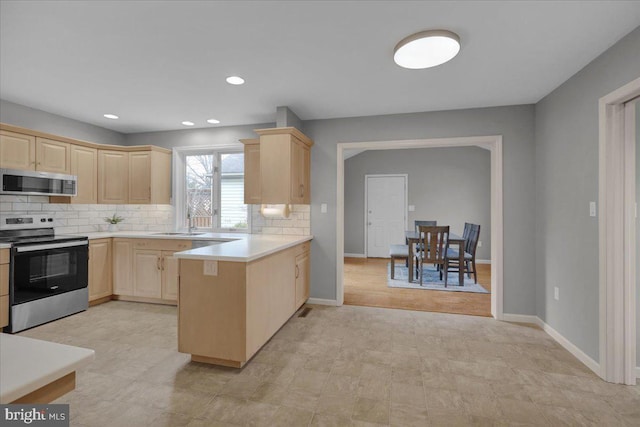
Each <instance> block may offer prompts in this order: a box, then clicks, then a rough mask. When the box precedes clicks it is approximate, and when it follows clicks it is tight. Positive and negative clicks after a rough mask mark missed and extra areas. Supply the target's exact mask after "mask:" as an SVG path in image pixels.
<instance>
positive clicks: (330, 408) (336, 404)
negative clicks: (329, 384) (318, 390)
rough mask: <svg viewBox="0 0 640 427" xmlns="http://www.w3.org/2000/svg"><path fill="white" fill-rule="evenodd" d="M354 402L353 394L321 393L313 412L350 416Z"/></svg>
mask: <svg viewBox="0 0 640 427" xmlns="http://www.w3.org/2000/svg"><path fill="white" fill-rule="evenodd" d="M355 404H356V398H355V397H354V396H334V395H329V394H323V395H322V396H320V399H318V404H317V405H316V408H315V412H317V413H319V414H328V415H338V416H340V417H345V418H350V417H351V415H352V414H353V409H354V407H355Z"/></svg>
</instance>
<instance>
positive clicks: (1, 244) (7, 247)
mask: <svg viewBox="0 0 640 427" xmlns="http://www.w3.org/2000/svg"><path fill="white" fill-rule="evenodd" d="M10 247H11V243H0V249H9V248H10Z"/></svg>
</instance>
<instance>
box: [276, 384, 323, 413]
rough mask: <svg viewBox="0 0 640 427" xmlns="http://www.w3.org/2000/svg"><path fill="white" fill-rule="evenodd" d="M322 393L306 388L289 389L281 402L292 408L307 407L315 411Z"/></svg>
mask: <svg viewBox="0 0 640 427" xmlns="http://www.w3.org/2000/svg"><path fill="white" fill-rule="evenodd" d="M319 399H320V394H319V393H316V392H310V391H308V390H304V389H290V388H289V389H287V393H286V394H285V395H284V397H283V398H282V401H281V402H280V404H281V405H282V406H287V407H290V408H298V409H306V410H308V411H313V410H315V409H316V406H317V404H318V400H319Z"/></svg>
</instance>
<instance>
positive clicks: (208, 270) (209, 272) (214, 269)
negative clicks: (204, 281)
mask: <svg viewBox="0 0 640 427" xmlns="http://www.w3.org/2000/svg"><path fill="white" fill-rule="evenodd" d="M203 264H204V271H203V272H202V274H204V275H205V276H217V275H218V261H205V262H203Z"/></svg>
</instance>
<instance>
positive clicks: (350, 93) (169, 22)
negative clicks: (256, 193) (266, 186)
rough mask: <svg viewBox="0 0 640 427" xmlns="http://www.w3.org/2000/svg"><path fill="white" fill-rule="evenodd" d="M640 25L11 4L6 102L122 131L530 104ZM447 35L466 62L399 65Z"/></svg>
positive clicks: (455, 5) (526, 16)
mask: <svg viewBox="0 0 640 427" xmlns="http://www.w3.org/2000/svg"><path fill="white" fill-rule="evenodd" d="M638 25H640V2H638V1H628V2H614V1H554V2H521V1H518V2H515V1H514V2H498V1H495V2H481V1H477V2H424V1H423V2H400V1H377V2H365V1H354V2H337V1H335V2H334V1H331V2H330V1H315V2H311V1H300V2H284V1H272V2H241V1H234V2H206V1H199V2H178V1H172V2H169V1H157V2H154V1H139V2H133V1H129V2H124V1H122V2H116V1H101V2H97V1H69V2H64V1H20V2H14V1H5V0H3V1H2V2H1V3H0V98H2V99H5V100H8V101H11V102H15V103H18V104H23V105H27V106H30V107H33V108H38V109H41V110H45V111H48V112H51V113H55V114H59V115H62V116H66V117H71V118H74V119H77V120H81V121H84V122H88V123H92V124H95V125H99V126H103V127H106V128H109V129H113V130H116V131H119V132H124V133H131V132H143V131H154V130H168V129H183V128H184V126H182V125H181V124H180V122H181V121H183V120H191V121H193V122H195V123H196V127H212V126H213V125H209V124H207V123H206V122H205V120H206V119H208V118H216V119H218V120H220V121H221V124H219V125H215V126H228V125H237V124H252V123H265V122H273V121H275V112H276V107H277V106H283V105H286V106H289V107H290V108H291V109H292V110H293V111H295V112H296V113H297V114H298V116H300V118H302V119H303V120H309V119H323V118H334V117H352V116H366V115H377V114H393V113H407V112H418V111H433V110H448V109H460V108H471V107H482V106H498V105H513V104H527V103H535V102H537V101H538V100H540V99H541V98H542V97H544V96H545V95H546V94H548V93H549V92H550V91H552V90H553V89H554V88H556V87H557V86H558V85H560V84H561V83H562V82H564V81H565V80H566V79H567V78H569V77H570V76H571V75H573V74H574V73H576V72H577V71H578V70H580V69H581V68H582V67H584V66H585V65H586V64H587V63H589V62H590V61H591V60H593V59H594V58H595V57H596V56H598V55H599V54H600V53H602V52H603V51H605V50H606V49H607V48H608V47H610V46H611V45H613V44H614V43H615V42H616V41H618V40H619V39H620V38H622V37H623V36H624V35H625V34H627V33H629V32H630V31H631V30H633V29H634V28H635V27H637V26H638ZM438 28H445V29H448V30H451V31H454V32H456V33H457V34H459V35H460V38H461V42H462V49H461V52H460V54H459V55H458V57H456V58H454V60H453V61H451V62H449V63H447V64H444V65H442V66H439V67H435V68H431V69H426V70H406V69H402V68H400V67H398V66H396V65H395V64H394V62H393V60H392V55H393V48H394V46H395V44H396V43H397V42H398V41H399V40H400V39H402V38H403V37H405V36H407V35H409V34H412V33H414V32H417V31H421V30H425V29H438ZM229 75H240V76H242V77H244V78H245V79H246V84H245V85H243V86H231V85H228V84H227V83H226V82H225V78H226V77H227V76H229ZM104 113H114V114H117V115H119V116H120V117H121V119H120V120H117V121H112V120H108V119H105V118H103V117H102V115H103V114H104Z"/></svg>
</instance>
